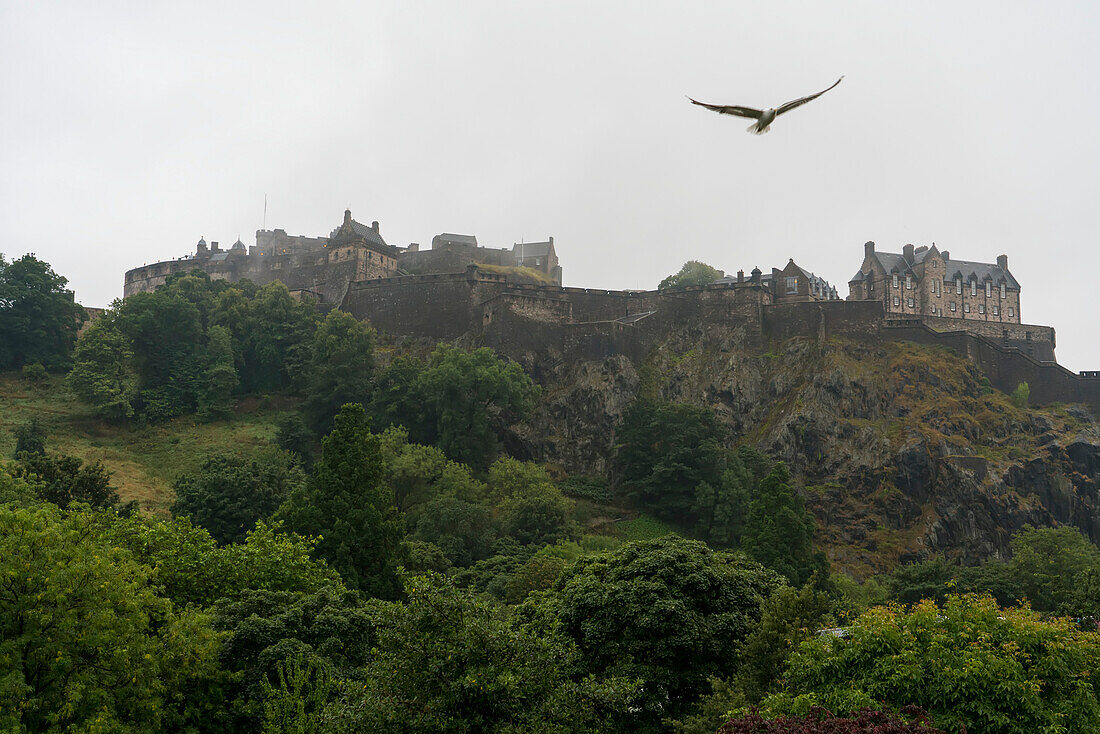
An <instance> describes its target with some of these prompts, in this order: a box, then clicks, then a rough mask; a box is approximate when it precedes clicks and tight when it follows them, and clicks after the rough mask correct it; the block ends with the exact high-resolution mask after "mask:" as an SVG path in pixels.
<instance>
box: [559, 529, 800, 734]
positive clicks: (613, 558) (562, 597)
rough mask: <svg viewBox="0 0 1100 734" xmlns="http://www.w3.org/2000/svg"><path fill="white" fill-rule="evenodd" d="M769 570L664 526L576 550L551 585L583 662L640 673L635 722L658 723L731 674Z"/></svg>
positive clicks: (606, 671) (772, 585) (769, 582)
mask: <svg viewBox="0 0 1100 734" xmlns="http://www.w3.org/2000/svg"><path fill="white" fill-rule="evenodd" d="M778 586H779V580H778V577H776V576H775V574H773V573H771V572H770V571H767V570H765V569H764V568H762V567H760V566H758V565H757V564H755V563H753V562H751V561H745V560H742V559H741V558H739V557H737V556H733V555H730V554H726V553H719V552H715V551H712V550H710V549H709V548H707V546H706V545H704V544H703V543H700V542H698V541H693V540H685V539H683V538H680V537H677V536H670V537H667V538H661V539H659V540H654V541H650V542H645V543H628V544H626V545H624V546H622V547H621V548H619V549H618V550H615V551H612V552H609V553H602V554H598V555H592V556H585V557H582V558H580V559H578V560H577V562H576V563H575V564H574V565H573V566H571V567H570V568H568V569H566V571H565V572H564V573H563V574H562V576H561V577H560V578H559V579H558V582H557V584H556V585H555V587H554V592H553V594H554V607H555V610H556V613H557V616H558V619H559V620H560V623H561V626H562V630H563V631H564V632H566V633H567V634H568V635H570V636H571V637H573V638H574V639H575V640H576V641H577V644H578V646H579V647H580V650H581V653H582V655H583V659H584V663H585V665H586V667H587V669H588V670H589V671H591V672H593V673H597V674H600V675H611V676H618V677H622V678H626V679H640V680H641V681H642V688H641V696H640V700H639V701H638V710H637V715H636V717H635V719H636V721H635V722H634V725H635V726H636V727H637V730H638V731H655V730H658V729H659V723H660V721H661V720H662V719H666V718H676V717H678V716H680V715H681V714H682V713H684V712H685V711H686V710H687V708H688V707H689V706H690V705H691V704H692V703H694V701H695V700H697V699H698V698H699V697H700V696H701V695H703V694H704V693H705V692H706V691H707V690H708V687H709V686H708V682H707V679H708V678H709V677H710V676H728V675H732V674H733V673H734V672H735V671H736V669H737V649H738V647H739V646H740V644H741V642H742V641H743V640H744V639H745V638H746V637H747V636H748V635H749V634H750V633H751V632H752V629H753V627H754V626H755V625H756V624H757V622H758V620H759V619H760V613H761V606H762V604H763V602H764V600H765V599H767V598H768V597H769V596H770V595H771V594H772V593H773V592H774V591H775V590H776V588H778Z"/></svg>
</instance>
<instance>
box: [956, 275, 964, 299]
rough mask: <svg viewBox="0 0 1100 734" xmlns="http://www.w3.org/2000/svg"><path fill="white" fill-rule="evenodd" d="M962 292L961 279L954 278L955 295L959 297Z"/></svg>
mask: <svg viewBox="0 0 1100 734" xmlns="http://www.w3.org/2000/svg"><path fill="white" fill-rule="evenodd" d="M962 292H963V279H962V278H961V277H959V278H955V295H957V296H961V295H962Z"/></svg>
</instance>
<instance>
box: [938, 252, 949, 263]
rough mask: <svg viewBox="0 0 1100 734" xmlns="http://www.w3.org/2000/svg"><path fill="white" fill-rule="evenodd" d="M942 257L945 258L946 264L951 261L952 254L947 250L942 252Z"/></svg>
mask: <svg viewBox="0 0 1100 734" xmlns="http://www.w3.org/2000/svg"><path fill="white" fill-rule="evenodd" d="M940 256H941V257H942V258H943V261H944V262H947V261H948V260H950V259H951V253H950V252H948V251H947V250H944V251H943V252H941V253H940Z"/></svg>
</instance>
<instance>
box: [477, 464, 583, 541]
mask: <svg viewBox="0 0 1100 734" xmlns="http://www.w3.org/2000/svg"><path fill="white" fill-rule="evenodd" d="M489 496H490V498H491V501H493V502H494V504H499V506H500V508H501V518H502V523H503V527H504V532H505V533H507V534H508V535H511V536H512V537H513V538H515V539H516V540H517V541H519V542H520V543H521V544H524V545H530V544H534V545H547V544H550V543H555V542H557V541H559V540H563V539H569V538H572V537H573V536H575V535H576V529H575V528H574V527H573V523H572V521H571V520H570V514H571V512H572V509H573V501H572V500H570V499H567V498H566V497H564V496H563V495H562V493H561V490H560V489H559V488H558V487H557V485H555V484H554V482H553V481H552V480H551V479H550V477H549V475H547V473H546V471H545V470H543V469H542V468H540V467H539V466H538V465H536V464H532V463H529V462H521V461H516V460H515V459H511V458H507V457H504V458H501V459H498V460H497V461H496V462H494V463H493V465H492V466H491V467H490V468H489Z"/></svg>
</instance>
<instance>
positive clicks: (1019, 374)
mask: <svg viewBox="0 0 1100 734" xmlns="http://www.w3.org/2000/svg"><path fill="white" fill-rule="evenodd" d="M194 269H199V270H202V271H203V272H205V273H207V274H208V275H209V276H210V277H211V278H214V279H225V280H229V281H236V280H241V279H244V278H248V279H250V280H252V281H254V282H256V283H260V284H263V283H269V282H272V281H274V280H279V281H282V282H283V283H285V284H286V285H287V287H288V288H289V289H290V290H291V292H293V293H296V294H300V295H308V296H311V297H313V298H314V299H316V300H317V301H318V302H320V303H321V304H324V305H327V306H328V307H337V308H340V309H342V310H344V311H347V312H349V313H351V314H352V315H354V316H356V317H357V318H360V319H364V320H369V321H370V322H371V324H372V325H373V326H375V328H377V329H379V330H381V331H383V332H387V333H389V334H392V335H394V336H406V337H417V338H431V339H456V338H459V337H462V336H465V335H470V334H473V335H476V336H478V337H479V339H480V341H481V342H482V343H484V344H486V345H488V346H491V347H494V348H495V349H497V350H498V351H501V352H502V353H505V354H508V355H510V356H513V357H516V358H521V359H522V358H525V355H527V356H529V355H531V354H533V353H536V352H539V351H543V352H545V351H546V350H551V351H553V352H554V353H556V354H559V355H561V358H562V359H601V358H604V357H607V356H611V355H614V354H626V355H628V356H631V357H633V358H638V359H644V356H645V354H646V353H647V350H649V349H652V348H653V347H654V346H655V345H658V344H660V343H661V340H662V339H664V338H667V336H668V335H669V334H670V333H673V332H682V331H683V330H685V329H687V330H692V331H694V332H698V333H700V334H701V333H705V331H706V330H707V329H708V328H710V327H712V326H713V327H715V328H722V329H724V330H725V331H726V332H727V333H737V334H740V337H739V338H740V339H741V340H742V342H743V344H744V346H745V347H747V348H750V349H765V348H766V346H767V344H768V343H770V342H772V341H775V340H783V339H787V338H790V337H794V336H803V337H811V338H817V339H825V338H829V337H832V336H842V337H845V338H853V339H861V340H871V341H876V340H879V341H881V340H886V339H908V340H911V341H917V342H921V343H928V344H942V345H945V346H948V347H950V348H952V349H955V350H956V351H959V352H961V353H963V354H964V355H966V356H968V357H969V358H971V359H972V360H974V361H975V362H977V363H978V364H979V366H980V367H981V368H982V369H983V371H984V372H985V373H986V375H987V376H988V378H989V379H990V381H991V382H992V383H993V384H994V386H996V387H998V388H999V389H1002V390H1006V391H1011V390H1012V389H1014V388H1015V387H1016V385H1018V384H1019V383H1020V382H1025V381H1026V382H1028V383H1029V385H1030V386H1031V395H1032V399H1033V400H1034V401H1035V402H1036V403H1043V402H1055V401H1059V402H1083V403H1087V404H1090V405H1093V406H1100V373H1097V372H1088V373H1081V374H1080V375H1077V374H1074V373H1072V372H1070V371H1069V370H1066V369H1065V368H1063V367H1061V366H1059V365H1058V364H1057V363H1056V362H1055V358H1054V348H1055V333H1054V329H1053V328H1051V327H1049V326H1041V325H1033V324H1025V323H1023V322H1022V319H1021V316H1020V285H1019V283H1018V282H1017V281H1016V279H1015V278H1014V277H1013V276H1012V274H1011V273H1010V272H1009V270H1008V259H1007V257H1006V256H1004V255H1002V256H1000V257H998V258H997V263H996V264H992V263H980V262H972V261H962V260H952V259H951V258H950V255H949V253H947V252H940V251H939V250H938V249H937V248H936V247H935V245H933V246H932V247H914V246H912V245H906V246H905V247H904V248H903V251H902V252H901V253H885V252H878V251H876V249H875V245H874V243H873V242H868V243H867V244H866V245H865V246H864V258H863V262H862V264H861V265H860V269H859V271H858V272H857V273H856V275H855V276H854V277H853V278H852V280H851V281H849V295H848V298H847V299H845V300H841V299H840V297H839V295H838V293H837V291H836V288H834V287H833V286H831V285H830V284H829V283H828V282H827V281H825V280H824V279H822V278H820V277H818V276H817V275H815V274H814V273H813V272H811V271H807V270H805V269H804V268H802V267H800V266H799V265H798V264H796V263H795V262H794V261H793V260H790V261H788V263H787V264H786V266H784V267H783V268H772V269H771V272H770V273H764V272H762V271H761V270H760V269H759V268H755V269H753V271H752V272H751V273H750V274H749V275H748V276H746V275H745V274H744V272H743V271H740V272H738V274H737V275H736V276H728V277H723V278H721V279H720V280H718V281H717V282H715V283H712V284H709V285H705V286H692V287H686V288H674V289H665V290H656V291H610V290H604V289H595V288H569V287H563V286H562V285H561V273H562V269H561V266H560V264H559V261H558V257H557V254H556V252H555V250H554V240H553V238H552V237H551V238H549V239H548V240H547V241H545V242H538V243H518V244H514V245H513V246H512V247H511V248H499V249H496V248H486V247H481V246H479V245H478V243H477V239H476V238H475V237H473V236H472V235H457V234H440V235H438V236H436V237H435V238H434V239H433V241H432V248H431V249H430V250H421V249H420V248H419V246H418V245H416V244H411V245H409V246H408V247H405V248H399V247H394V246H392V245H389V244H387V243H386V242H385V240H384V239H383V238H382V235H381V233H380V231H379V227H378V223H377V222H372V223H371V225H370V226H367V225H364V224H361V223H359V222H357V221H355V220H354V219H353V218H352V216H351V212H350V211H345V212H344V220H343V222H342V223H341V224H340V226H338V227H337V228H336V229H334V230H333V231H332V232H331V233H330V234H329V236H328V237H305V236H289V235H287V234H286V232H284V231H283V230H279V229H276V230H273V231H268V230H260V231H258V232H257V233H256V245H255V246H253V247H250V248H248V251H247V252H246V250H245V246H244V244H243V243H241V242H240V241H239V240H238V241H237V242H236V243H234V244H233V246H232V247H230V248H229V250H227V251H224V250H221V249H220V248H219V247H218V246H217V244H216V243H211V244H210V245H207V243H206V242H205V241H204V240H200V241H199V244H198V246H197V248H196V252H195V253H194V255H189V256H187V257H184V258H180V259H178V260H170V261H166V262H161V263H155V264H153V265H147V266H144V267H141V268H135V269H134V270H130V271H128V272H127V273H126V279H125V295H127V296H128V295H131V294H133V293H138V292H142V291H151V290H154V289H155V288H156V287H157V286H158V285H160V284H162V283H164V282H165V279H166V278H167V277H168V276H169V275H171V274H173V273H186V272H190V271H191V270H194Z"/></svg>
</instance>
